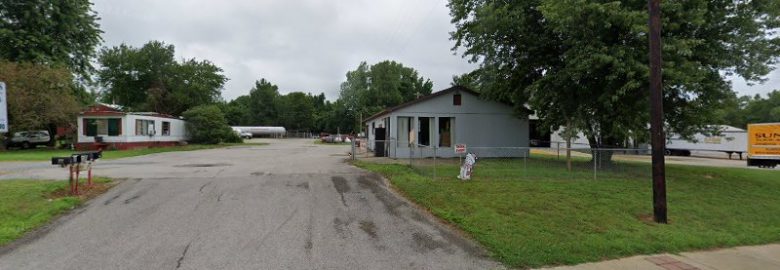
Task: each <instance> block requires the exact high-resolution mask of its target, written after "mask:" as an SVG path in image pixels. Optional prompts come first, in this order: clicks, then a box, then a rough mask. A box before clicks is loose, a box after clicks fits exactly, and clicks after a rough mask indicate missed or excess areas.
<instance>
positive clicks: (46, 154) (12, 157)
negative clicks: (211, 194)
mask: <svg viewBox="0 0 780 270" xmlns="http://www.w3.org/2000/svg"><path fill="white" fill-rule="evenodd" d="M240 145H266V144H265V143H223V144H215V145H207V144H188V145H182V146H172V147H152V148H143V149H132V150H106V151H103V158H104V159H117V158H126V157H134V156H142V155H149V154H156V153H164V152H175V151H194V150H204V149H214V148H222V147H229V146H240ZM76 152H78V151H71V150H62V149H49V148H37V149H28V150H6V151H1V152H0V162H2V161H45V160H51V158H52V157H56V156H69V155H70V154H72V153H76Z"/></svg>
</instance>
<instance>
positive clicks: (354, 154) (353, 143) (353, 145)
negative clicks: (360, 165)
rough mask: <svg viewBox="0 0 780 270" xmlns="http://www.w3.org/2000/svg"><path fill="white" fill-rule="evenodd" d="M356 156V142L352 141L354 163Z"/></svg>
mask: <svg viewBox="0 0 780 270" xmlns="http://www.w3.org/2000/svg"><path fill="white" fill-rule="evenodd" d="M356 154H357V153H356V151H355V140H352V160H353V161H354V160H355V156H356Z"/></svg>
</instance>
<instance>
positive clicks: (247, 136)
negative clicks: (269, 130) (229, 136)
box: [233, 128, 252, 139]
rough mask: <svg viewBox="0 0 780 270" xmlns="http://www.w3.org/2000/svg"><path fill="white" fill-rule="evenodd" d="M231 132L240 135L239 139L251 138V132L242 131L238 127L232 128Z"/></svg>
mask: <svg viewBox="0 0 780 270" xmlns="http://www.w3.org/2000/svg"><path fill="white" fill-rule="evenodd" d="M233 132H235V133H236V134H238V136H239V137H241V139H251V138H252V133H251V132H246V131H242V130H241V129H238V128H233Z"/></svg>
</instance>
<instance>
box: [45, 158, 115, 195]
mask: <svg viewBox="0 0 780 270" xmlns="http://www.w3.org/2000/svg"><path fill="white" fill-rule="evenodd" d="M101 157H103V153H102V152H100V151H97V152H85V153H76V154H72V155H70V156H69V157H52V158H51V164H52V165H58V166H60V167H63V168H64V167H65V166H67V167H68V183H69V185H70V195H73V196H76V195H79V173H80V171H81V164H82V163H86V165H87V187H88V188H91V187H92V185H93V183H92V162H94V161H95V160H97V159H99V158H101Z"/></svg>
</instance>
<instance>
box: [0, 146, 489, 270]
mask: <svg viewBox="0 0 780 270" xmlns="http://www.w3.org/2000/svg"><path fill="white" fill-rule="evenodd" d="M266 141H270V142H271V144H269V145H266V146H238V147H231V148H223V149H212V150H202V151H192V152H169V153H161V154H154V155H147V156H140V157H133V158H126V159H120V160H112V161H105V162H103V161H101V162H98V164H96V165H95V169H94V172H95V174H96V175H101V176H109V177H114V178H125V180H121V181H120V182H121V183H120V184H119V185H117V186H116V187H114V188H113V189H111V190H110V191H109V192H107V193H106V194H103V195H102V196H100V197H98V198H95V199H94V200H92V201H90V202H89V203H88V204H87V205H85V206H84V207H83V208H82V209H79V210H78V211H73V212H72V213H71V214H68V215H66V216H64V217H62V218H60V219H58V220H56V221H55V222H54V223H53V224H52V225H51V226H49V227H48V228H47V229H44V230H41V231H40V232H36V233H33V234H30V235H28V236H26V237H25V238H23V239H21V240H20V241H17V242H15V243H13V244H11V245H9V246H6V247H2V248H0V270H6V269H8V270H12V269H13V270H19V269H36V270H39V269H40V270H43V269H493V268H501V266H500V265H499V264H497V263H496V262H494V261H492V260H490V259H489V258H488V257H487V255H486V252H485V251H484V250H483V249H482V248H481V247H479V246H478V245H475V244H474V243H473V242H472V241H470V240H468V239H465V238H463V237H461V236H459V235H458V234H457V233H455V232H453V231H451V230H449V229H448V228H446V226H443V225H441V224H438V223H437V222H435V221H432V219H431V218H430V217H429V216H428V214H426V213H423V212H421V211H419V210H418V209H416V208H415V207H414V206H412V205H410V204H409V203H407V202H406V201H405V200H403V199H401V198H399V197H398V196H396V195H395V194H393V193H392V192H390V191H388V189H387V187H386V186H385V184H384V182H383V181H382V179H381V178H380V177H378V176H376V175H374V174H370V173H367V172H365V171H363V170H360V169H358V168H355V167H353V166H351V165H349V164H347V163H345V162H344V159H345V158H347V156H346V152H347V151H348V150H349V147H348V146H318V145H314V144H312V141H311V140H296V139H287V140H266ZM3 166H6V167H3ZM14 168H22V169H14ZM30 168H34V169H30ZM0 170H2V171H4V172H5V174H4V175H2V176H1V177H2V178H6V179H8V178H42V179H52V178H62V177H63V176H66V175H67V171H65V169H61V168H55V167H51V166H48V167H47V166H43V163H41V164H38V163H29V164H9V165H2V164H0Z"/></svg>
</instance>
